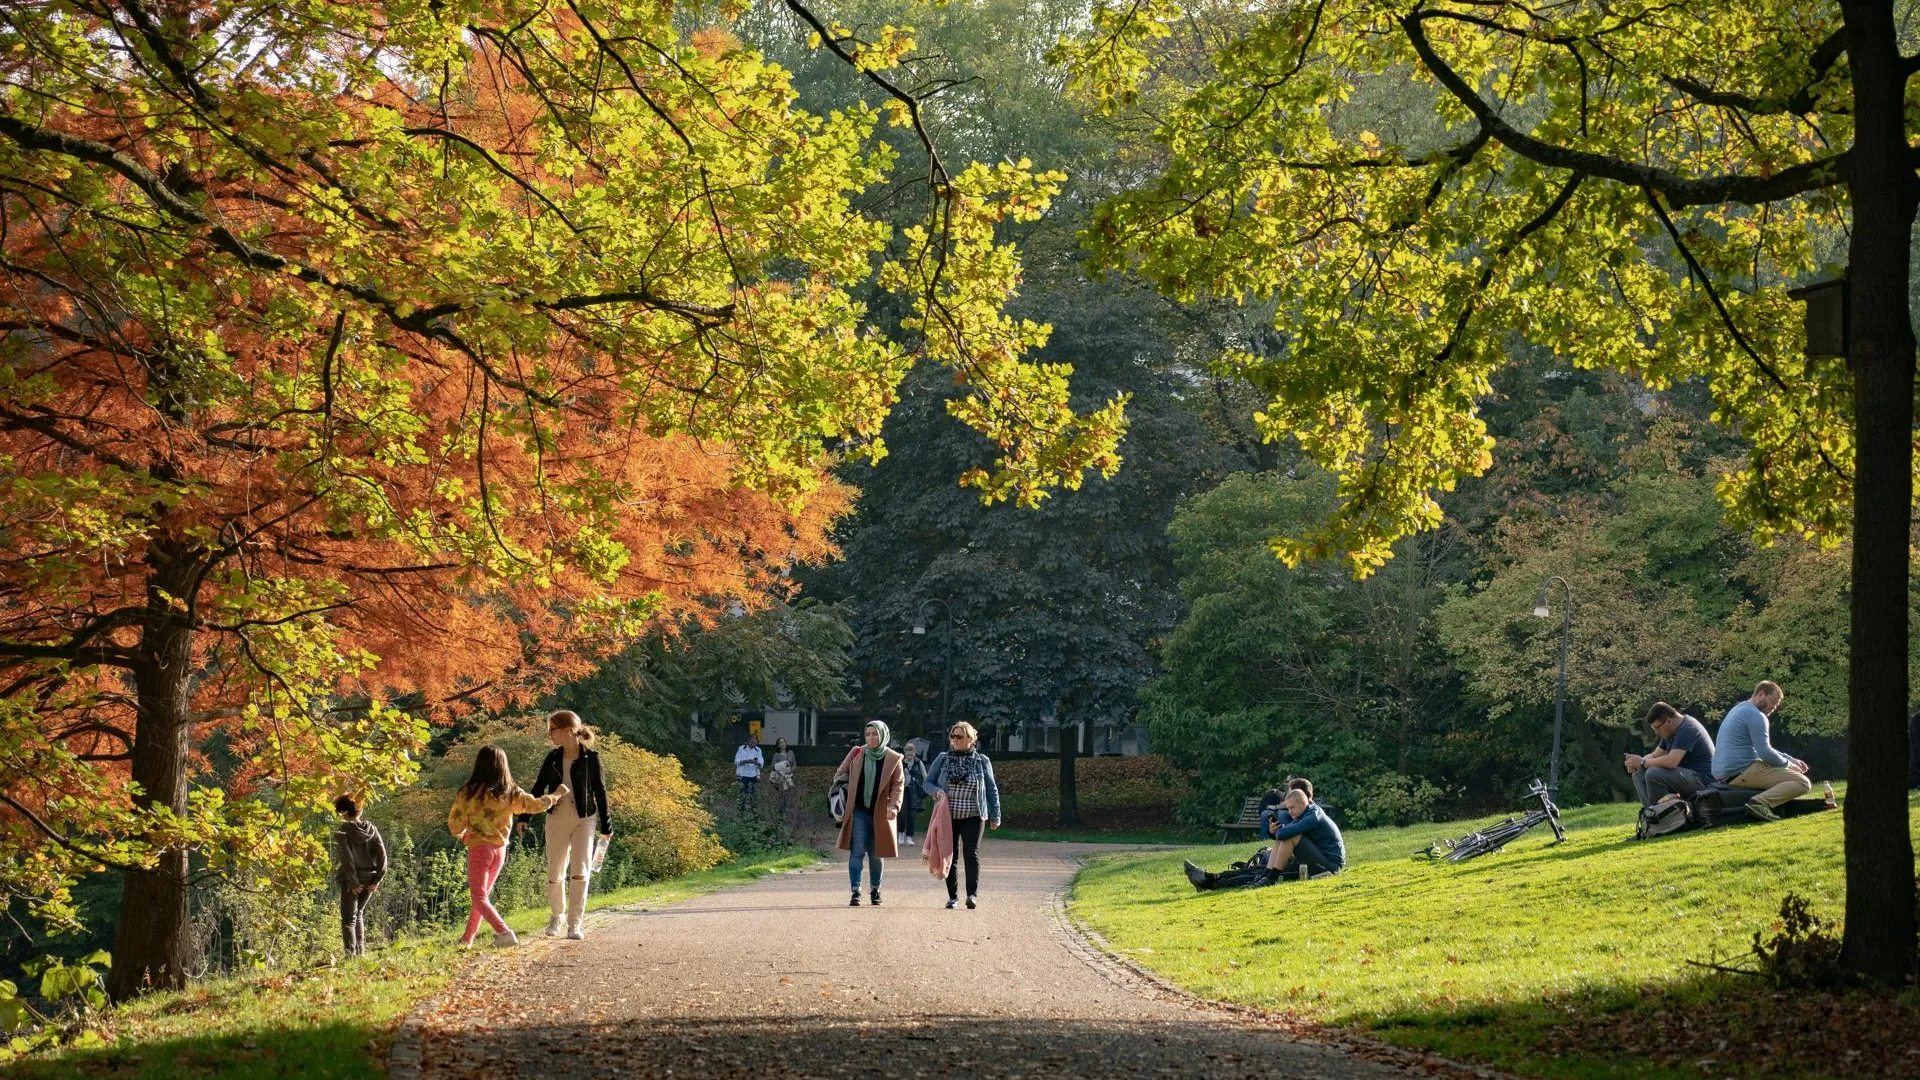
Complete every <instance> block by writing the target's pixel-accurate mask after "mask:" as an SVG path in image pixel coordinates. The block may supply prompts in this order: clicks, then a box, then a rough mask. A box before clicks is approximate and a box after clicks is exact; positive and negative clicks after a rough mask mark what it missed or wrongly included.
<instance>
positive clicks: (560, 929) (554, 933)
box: [544, 915, 567, 937]
mask: <svg viewBox="0 0 1920 1080" xmlns="http://www.w3.org/2000/svg"><path fill="white" fill-rule="evenodd" d="M566 930H567V921H566V919H565V918H564V917H562V916H559V915H555V916H554V917H553V918H551V919H548V920H547V929H546V933H545V935H544V936H546V937H559V936H560V935H561V934H564V933H566Z"/></svg>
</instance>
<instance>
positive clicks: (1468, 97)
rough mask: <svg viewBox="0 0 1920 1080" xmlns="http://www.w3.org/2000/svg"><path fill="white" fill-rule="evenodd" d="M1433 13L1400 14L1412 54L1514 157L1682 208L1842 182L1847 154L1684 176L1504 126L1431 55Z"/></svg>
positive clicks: (1781, 195) (1756, 200)
mask: <svg viewBox="0 0 1920 1080" xmlns="http://www.w3.org/2000/svg"><path fill="white" fill-rule="evenodd" d="M1444 17H1445V16H1444V15H1442V14H1440V13H1437V12H1432V11H1414V12H1412V13H1410V14H1408V15H1405V16H1402V17H1401V19H1400V26H1401V28H1402V29H1403V30H1405V31H1406V34H1407V39H1408V40H1409V41H1410V42H1411V43H1412V45H1413V50H1414V52H1415V53H1416V54H1418V55H1419V57H1420V62H1421V63H1422V64H1425V65H1426V67H1427V70H1428V71H1429V72H1431V73H1432V74H1433V77H1434V78H1435V79H1436V80H1438V81H1439V83H1440V85H1442V86H1443V87H1445V88H1446V89H1447V91H1448V92H1449V93H1451V94H1452V95H1453V96H1454V98H1455V99H1457V100H1458V101H1459V102H1460V103H1461V104H1462V105H1465V106H1466V107H1467V110H1468V111H1469V112H1471V113H1473V115H1474V118H1475V119H1477V120H1479V121H1480V123H1481V124H1482V125H1483V126H1484V127H1485V128H1486V129H1487V130H1488V131H1489V132H1491V133H1492V135H1493V137H1494V139H1496V140H1497V141H1498V142H1499V143H1500V145H1502V146H1504V147H1506V148H1507V149H1509V150H1512V151H1513V152H1514V153H1516V154H1519V155H1520V156H1521V157H1524V158H1526V159H1527V160H1529V161H1532V162H1535V163H1536V164H1540V165H1545V166H1547V167H1549V168H1554V169H1567V170H1569V171H1572V172H1578V173H1586V174H1588V175H1591V176H1596V177H1599V178H1600V179H1602V180H1612V181H1614V182H1615V183H1619V184H1626V185H1628V186H1631V187H1636V188H1642V189H1646V190H1651V191H1656V192H1659V193H1660V194H1661V196H1663V197H1664V198H1665V199H1666V201H1667V204H1668V205H1669V206H1673V207H1675V208H1682V207H1688V206H1710V205H1715V204H1718V203H1726V202H1737V203H1746V204H1749V205H1759V204H1761V203H1769V202H1777V201H1779V200H1782V199H1787V198H1791V197H1793V196H1795V195H1799V194H1802V193H1804V192H1808V191H1819V190H1821V189H1823V188H1829V187H1833V186H1835V185H1838V184H1840V183H1842V182H1844V180H1845V178H1846V172H1847V167H1848V166H1847V161H1848V155H1847V154H1846V153H1840V154H1835V155H1833V156H1832V157H1825V158H1817V159H1815V160H1813V161H1807V162H1802V163H1801V164H1799V165H1794V166H1791V167H1789V168H1786V169H1782V170H1780V171H1779V172H1777V173H1774V174H1773V175H1771V176H1752V175H1748V174H1745V173H1728V174H1724V175H1721V176H1708V177H1702V178H1697V179H1695V178H1689V177H1685V176H1682V175H1680V174H1679V173H1676V172H1673V171H1672V170H1669V169H1662V168H1658V167H1655V166H1652V165H1642V164H1640V163H1638V162H1632V161H1625V160H1622V159H1620V158H1616V157H1610V156H1608V155H1606V154H1596V153H1593V152H1591V151H1587V150H1575V149H1573V148H1572V147H1566V146H1557V145H1555V144H1553V143H1549V142H1546V141H1545V140H1542V139H1537V138H1534V137H1533V136H1531V135H1528V134H1527V133H1525V132H1523V131H1521V130H1520V129H1518V128H1516V127H1514V126H1513V125H1512V124H1509V123H1507V121H1506V120H1505V119H1503V118H1502V117H1501V116H1500V113H1499V110H1497V109H1495V108H1494V107H1493V106H1492V105H1491V104H1489V103H1488V102H1487V100H1486V99H1485V98H1482V97H1481V96H1480V95H1479V93H1478V92H1476V91H1475V90H1474V89H1473V87H1472V86H1470V85H1468V84H1467V81H1466V80H1465V79H1464V78H1462V77H1461V76H1460V73H1459V72H1457V71H1455V70H1453V68H1452V67H1451V66H1450V65H1448V63H1447V62H1446V61H1445V60H1443V59H1441V58H1440V54H1439V53H1438V52H1436V51H1434V48H1433V43H1432V42H1431V41H1429V40H1428V39H1427V33H1426V27H1425V26H1424V25H1423V24H1424V23H1425V22H1426V21H1427V20H1428V19H1433V18H1444Z"/></svg>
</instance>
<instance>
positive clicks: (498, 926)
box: [447, 746, 573, 949]
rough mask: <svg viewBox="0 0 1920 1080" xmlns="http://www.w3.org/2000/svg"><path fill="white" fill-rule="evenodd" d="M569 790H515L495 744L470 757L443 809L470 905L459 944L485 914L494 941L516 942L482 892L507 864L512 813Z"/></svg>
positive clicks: (546, 804) (547, 803)
mask: <svg viewBox="0 0 1920 1080" xmlns="http://www.w3.org/2000/svg"><path fill="white" fill-rule="evenodd" d="M572 791H573V789H572V788H569V787H568V786H567V785H565V784H561V785H560V787H559V788H558V789H556V790H555V791H554V792H553V794H551V795H543V796H540V797H538V798H536V797H534V796H532V795H529V794H527V793H526V792H524V791H521V790H520V788H519V785H517V784H515V783H514V782H513V770H512V769H510V768H508V767H507V755H506V752H505V751H503V750H501V749H500V748H499V747H497V746H483V747H481V748H480V756H479V757H476V758H474V759H473V775H472V776H469V777H468V778H467V782H466V783H465V784H464V785H462V786H461V788H460V791H459V793H458V794H456V795H454V797H453V807H452V809H450V810H448V811H447V829H448V831H450V832H452V833H453V835H454V836H456V837H458V838H459V839H460V842H461V843H463V844H465V845H466V846H467V893H468V895H469V896H471V897H472V899H473V909H472V911H470V912H469V913H468V914H467V932H466V933H465V934H462V935H461V936H460V947H461V948H463V949H464V948H467V947H468V946H470V945H472V944H473V935H474V932H475V931H477V930H479V929H480V920H482V919H485V920H486V922H487V925H488V926H491V927H493V943H494V944H495V945H517V944H519V941H520V939H519V938H517V937H515V936H514V934H513V931H512V930H509V929H507V924H506V923H505V922H504V921H502V920H501V918H500V913H499V912H497V911H495V910H493V904H492V903H490V902H488V900H487V894H488V893H490V892H492V891H493V883H494V881H495V880H497V879H498V878H499V877H500V869H501V867H504V866H505V865H506V864H507V835H508V834H509V833H510V832H511V831H512V829H513V815H515V814H537V813H541V812H543V811H545V810H547V809H548V808H550V807H551V806H553V804H554V803H557V802H559V801H560V800H561V799H564V798H566V797H567V796H568V795H569V794H571V793H572Z"/></svg>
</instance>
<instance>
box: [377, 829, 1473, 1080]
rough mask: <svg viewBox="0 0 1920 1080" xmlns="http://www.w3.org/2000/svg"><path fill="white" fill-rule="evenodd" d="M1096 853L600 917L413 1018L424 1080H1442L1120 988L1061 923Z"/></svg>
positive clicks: (1428, 1067)
mask: <svg viewBox="0 0 1920 1080" xmlns="http://www.w3.org/2000/svg"><path fill="white" fill-rule="evenodd" d="M908 850H910V851H917V849H908ZM1092 850H1108V851H1110V850H1112V849H1111V846H1108V845H1100V846H1098V847H1096V846H1092V845H1070V844H1055V843H1023V842H1018V841H996V840H993V839H991V838H989V839H988V840H987V841H986V842H985V843H984V844H983V845H982V854H983V860H984V862H985V869H984V871H983V877H982V888H981V902H982V906H981V908H980V909H979V910H977V911H967V910H966V909H965V908H961V909H958V910H955V911H947V910H944V904H945V900H946V893H945V889H944V887H943V886H942V885H941V884H940V883H939V882H936V881H935V880H934V879H933V878H932V877H930V876H929V875H928V874H927V873H926V872H925V870H924V868H923V866H922V864H921V863H920V862H919V861H918V859H917V858H914V857H907V858H902V859H898V860H894V861H892V862H891V863H890V865H889V867H888V872H887V876H886V884H885V887H884V888H883V896H884V899H885V903H884V905H883V906H881V907H879V908H873V907H869V906H866V905H864V904H863V905H862V906H861V907H859V908H850V907H848V906H847V879H846V876H845V874H846V863H845V859H844V856H842V857H841V858H840V859H839V860H837V861H836V862H834V863H832V864H822V865H821V866H819V867H816V868H813V869H809V870H804V871H797V872H792V873H784V874H776V875H772V876H769V877H767V878H763V879H762V880H760V881H758V882H755V883H753V884H751V885H746V886H742V887H740V888H736V889H730V890H726V891H724V892H718V893H713V894H710V895H707V896H703V897H699V898H696V899H693V900H688V901H685V902H682V903H678V904H672V905H667V906H664V907H656V908H652V909H649V910H640V909H634V910H610V911H606V912H602V913H600V914H599V915H598V916H597V918H596V919H595V921H594V923H592V924H590V926H589V933H588V937H587V939H586V940H585V941H582V942H568V941H549V940H542V941H539V942H537V943H534V944H531V945H524V946H522V947H520V948H519V949H514V950H506V951H502V952H497V953H493V954H490V955H487V956H483V957H479V958H476V960H475V962H474V965H473V967H472V968H471V969H470V971H469V973H468V974H467V975H465V976H463V977H462V978H461V979H460V980H457V984H456V987H455V988H454V989H453V990H450V991H449V992H448V993H447V994H446V995H443V996H442V997H441V998H440V999H439V1001H438V1002H437V1004H436V1006H435V1007H434V1008H432V1009H431V1010H429V1011H428V1012H427V1013H426V1014H425V1015H424V1016H423V1017H422V1018H421V1020H420V1022H419V1026H418V1046H419V1049H420V1062H419V1067H420V1074H421V1075H423V1076H425V1077H427V1078H429V1080H453V1078H463V1077H477V1076H482V1075H485V1076H523V1077H533V1076H540V1077H555V1078H564V1080H574V1078H587V1077H625V1076H636V1077H638V1076H649V1077H666V1076H679V1077H699V1078H701V1080H723V1078H727V1077H744V1076H756V1077H775V1076H778V1077H829V1076H833V1077H843V1076H850V1075H851V1076H885V1077H889V1078H895V1077H921V1076H966V1077H1014V1076H1031V1075H1046V1076H1049V1077H1103V1078H1104V1077H1149V1076H1151V1077H1166V1076H1174V1077H1182V1076H1186V1077H1209V1078H1218V1077H1249V1078H1252V1077H1261V1078H1265V1077H1324V1078H1328V1080H1369V1078H1375V1077H1398V1076H1409V1075H1423V1076H1424V1075H1432V1074H1433V1072H1435V1071H1447V1069H1446V1067H1445V1066H1444V1065H1443V1064H1441V1063H1438V1062H1437V1061H1434V1060H1431V1059H1424V1060H1423V1059H1414V1058H1402V1059H1400V1060H1373V1059H1370V1058H1369V1057H1367V1056H1362V1055H1361V1054H1358V1053H1354V1052H1352V1051H1351V1050H1348V1049H1342V1048H1339V1047H1335V1046H1330V1045H1326V1044H1322V1043H1317V1042H1314V1041H1310V1039H1308V1038H1304V1037H1302V1036H1303V1029H1289V1028H1285V1027H1282V1026H1280V1025H1278V1024H1273V1023H1267V1022H1263V1021H1260V1020H1258V1019H1257V1018H1252V1017H1247V1016H1237V1015H1233V1014H1229V1013H1223V1012H1220V1011H1217V1010H1207V1009H1199V1008H1195V1007H1193V1006H1191V1005H1189V1004H1187V1003H1186V1002H1185V1001H1183V1000H1181V999H1179V998H1177V997H1176V996H1174V995H1169V994H1164V993H1159V992H1156V991H1155V990H1154V989H1153V988H1152V987H1151V986H1150V985H1148V984H1146V983H1144V982H1142V981H1141V980H1138V979H1135V978H1131V977H1128V976H1126V975H1125V974H1124V973H1117V969H1115V968H1114V967H1113V966H1112V965H1110V964H1106V963H1103V962H1101V961H1100V960H1099V958H1098V957H1097V956H1096V955H1095V954H1093V953H1091V952H1090V951H1089V950H1087V949H1086V948H1085V946H1084V944H1082V943H1080V942H1079V940H1078V938H1077V937H1076V935H1074V934H1073V933H1072V932H1070V931H1069V930H1068V928H1067V925H1066V923H1065V921H1064V919H1063V918H1062V916H1061V914H1060V908H1061V904H1060V898H1061V896H1062V894H1063V892H1064V890H1065V889H1066V887H1067V885H1068V883H1069V881H1070V880H1071V878H1072V875H1073V871H1074V867H1075V865H1076V864H1077V861H1078V859H1079V857H1080V856H1082V855H1083V854H1086V853H1087V852H1089V851H1092ZM1305 1033H1310V1029H1305ZM400 1075H402V1074H401V1073H400V1072H398V1071H397V1072H396V1076H400Z"/></svg>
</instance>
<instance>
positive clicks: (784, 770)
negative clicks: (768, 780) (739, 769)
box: [767, 735, 800, 830]
mask: <svg viewBox="0 0 1920 1080" xmlns="http://www.w3.org/2000/svg"><path fill="white" fill-rule="evenodd" d="M767 771H768V774H769V775H770V776H771V777H772V780H773V788H774V790H775V791H777V792H779V793H780V805H779V807H778V808H777V809H776V810H775V811H774V816H775V817H777V818H779V819H780V820H781V821H782V822H784V823H785V824H786V826H787V828H788V829H789V830H792V829H798V828H799V827H800V756H799V755H798V754H795V753H794V752H793V748H792V747H790V746H788V745H787V738H786V736H784V735H782V736H781V737H779V738H777V739H775V740H773V759H772V760H771V761H769V762H768V763H767Z"/></svg>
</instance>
